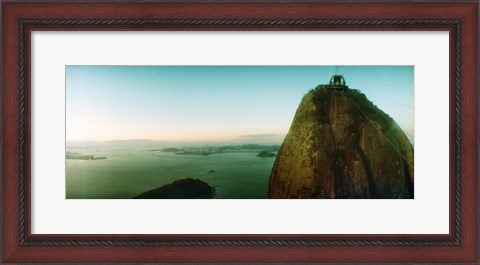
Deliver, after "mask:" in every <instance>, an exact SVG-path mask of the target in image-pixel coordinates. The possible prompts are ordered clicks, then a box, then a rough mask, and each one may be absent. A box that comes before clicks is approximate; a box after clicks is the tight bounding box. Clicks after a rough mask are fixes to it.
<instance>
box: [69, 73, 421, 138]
mask: <svg viewBox="0 0 480 265" xmlns="http://www.w3.org/2000/svg"><path fill="white" fill-rule="evenodd" d="M333 74H343V75H344V78H345V80H346V82H347V85H348V86H349V88H354V89H359V90H360V91H362V92H363V93H365V95H366V96H367V98H369V99H370V100H371V101H372V102H373V103H374V104H375V105H377V106H378V107H379V108H380V109H382V110H383V111H384V112H386V113H388V114H389V115H390V116H391V117H392V118H393V119H394V120H395V121H396V122H397V123H398V124H399V125H400V127H401V128H402V129H403V130H404V131H405V132H406V134H407V136H408V137H409V138H410V140H411V141H412V142H413V135H414V116H413V114H414V87H413V86H414V68H413V66H66V139H67V141H111V140H132V139H149V140H166V141H177V142H182V141H187V142H188V141H191V142H195V141H204V142H235V141H239V142H252V143H266V142H271V143H281V142H282V141H283V137H284V136H285V135H286V133H287V132H288V129H289V127H290V124H291V122H292V119H293V116H294V114H295V111H296V109H297V107H298V105H299V104H300V101H301V99H302V97H303V95H304V94H305V93H307V92H308V91H309V90H310V89H313V88H315V87H316V86H317V85H320V84H327V83H328V82H329V80H330V77H331V76H332V75H333Z"/></svg>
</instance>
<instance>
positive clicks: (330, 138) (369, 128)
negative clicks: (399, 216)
mask: <svg viewBox="0 0 480 265" xmlns="http://www.w3.org/2000/svg"><path fill="white" fill-rule="evenodd" d="M413 190H414V171H413V147H412V144H411V143H410V141H409V140H408V138H407V137H406V135H405V134H404V132H403V131H402V130H401V129H400V127H399V126H398V125H397V123H396V122H395V121H394V120H393V119H392V118H391V117H390V116H388V115H387V114H386V113H384V112H383V111H382V110H380V109H379V108H377V107H376V106H375V105H374V104H373V103H372V102H370V101H369V100H368V99H367V97H366V96H365V95H364V94H363V93H361V92H360V91H358V90H355V89H349V88H348V87H346V86H344V87H341V86H340V87H336V88H335V87H332V86H329V85H319V86H318V87H317V88H315V89H313V90H311V91H309V92H308V93H307V94H306V95H305V96H304V97H303V99H302V101H301V103H300V105H299V107H298V109H297V112H296V113H295V117H294V119H293V121H292V124H291V127H290V130H289V132H288V134H287V136H286V137H285V139H284V141H283V144H282V145H281V147H280V150H279V151H278V153H277V157H276V160H275V163H274V165H273V168H272V172H271V175H270V179H269V191H268V196H269V198H285V199H287V198H303V199H313V198H319V199H369V198H372V199H373V198H375V199H387V198H388V199H410V198H413Z"/></svg>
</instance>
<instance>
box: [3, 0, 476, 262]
mask: <svg viewBox="0 0 480 265" xmlns="http://www.w3.org/2000/svg"><path fill="white" fill-rule="evenodd" d="M353 11H354V12H353ZM478 11H479V3H478V1H465V2H460V1H455V2H454V1H442V2H431V1H430V2H424V3H421V2H415V3H414V2H403V3H393V2H385V3H372V2H363V3H359V2H353V3H348V2H335V3H328V2H295V3H294V2H277V3H273V2H217V3H215V2H189V3H187V2H183V3H178V2H177V3H167V2H158V3H128V2H115V3H113V2H100V3H82V2H55V3H54V2H51V3H40V2H31V3H28V2H5V3H2V16H3V17H2V24H3V25H2V27H3V32H2V44H3V47H2V58H3V62H2V91H1V92H2V94H1V97H2V100H1V104H2V116H1V117H2V118H1V119H2V120H1V122H2V135H1V138H2V144H3V146H2V160H1V161H2V171H1V172H2V176H1V182H0V185H1V191H2V197H1V200H2V201H1V215H2V216H1V218H0V219H1V222H2V223H1V227H2V228H1V229H2V233H1V237H2V238H1V243H2V246H1V253H2V256H1V262H5V263H33V262H44V263H53V262H62V263H64V262H76V263H78V262H111V263H116V262H137V263H139V262H141V263H145V262H223V263H226V262H249V263H251V262H326V263H333V262H342V263H347V262H361V263H365V262H378V263H387V262H416V263H418V262H431V263H440V262H442V263H472V264H477V263H478V262H479V257H478V246H479V242H478V201H479V199H478V148H477V144H478V13H479V12H478ZM153 29H155V30H420V31H422V30H448V31H450V36H451V37H450V43H451V45H450V47H451V49H450V80H451V81H450V126H451V127H450V162H451V163H450V165H451V169H450V184H451V185H450V195H451V196H450V233H449V234H448V235H32V234H31V233H30V117H31V109H30V98H29V96H30V68H29V67H30V61H29V58H30V46H29V45H30V42H29V33H30V32H31V31H32V30H153ZM432 185H433V184H432Z"/></svg>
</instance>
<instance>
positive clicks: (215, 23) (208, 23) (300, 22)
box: [18, 19, 462, 246]
mask: <svg viewBox="0 0 480 265" xmlns="http://www.w3.org/2000/svg"><path fill="white" fill-rule="evenodd" d="M36 26H48V27H72V28H75V27H111V28H112V29H115V28H116V27H117V28H118V27H139V26H145V27H163V28H168V27H173V28H172V29H175V27H179V28H181V27H196V29H198V30H202V28H207V27H218V28H219V29H220V30H221V29H235V28H236V27H237V28H240V27H241V28H242V30H245V28H247V29H249V28H251V29H252V30H255V29H258V28H261V29H265V28H267V29H268V28H272V29H275V28H278V27H281V28H282V29H285V30H288V28H289V27H291V28H294V27H304V28H308V29H311V30H321V29H322V27H336V28H338V30H342V27H352V26H355V27H356V26H358V27H378V28H379V29H381V28H385V27H390V28H391V27H405V26H409V27H450V28H452V29H453V30H452V31H451V32H452V33H453V41H454V43H453V50H452V52H453V71H454V73H453V79H454V80H453V81H454V82H453V84H454V88H453V89H454V91H453V94H454V99H453V105H454V106H453V110H454V112H453V115H454V116H453V128H454V129H453V141H454V149H453V155H454V165H453V166H454V168H453V172H454V173H453V174H454V176H453V177H454V181H453V183H451V184H452V185H453V186H454V187H453V190H454V192H453V196H454V200H453V215H454V218H453V222H454V224H453V227H454V229H453V231H452V232H453V236H452V238H451V239H425V238H424V239H387V238H386V239H361V238H359V239H356V238H355V239H348V238H346V239H338V238H335V239H333V238H320V236H319V238H304V239H297V238H291V237H290V238H289V237H288V235H285V237H284V238H282V237H278V236H276V237H275V238H273V237H272V238H271V239H265V238H262V239H260V238H259V239H233V238H231V239H229V238H228V236H226V237H225V238H220V239H219V238H216V239H205V238H203V239H202V235H198V236H192V238H188V239H180V238H179V239H171V238H169V239H162V238H161V236H159V237H158V238H149V239H121V238H118V239H116V238H113V239H74V238H72V239H41V238H39V237H36V238H29V237H28V231H27V230H26V222H27V212H26V208H27V203H28V202H27V200H26V190H27V181H28V180H27V174H26V173H27V172H26V164H27V161H26V159H27V153H26V152H27V149H26V148H27V146H26V137H27V112H26V102H27V101H26V89H27V77H26V73H27V65H28V63H27V61H26V60H27V57H26V54H27V50H26V49H27V43H26V41H27V35H26V34H27V33H28V28H29V27H36ZM360 29H361V28H360ZM18 41H19V57H18V60H19V69H18V70H19V115H20V116H19V133H20V135H19V143H18V144H19V165H18V166H19V174H20V175H19V196H20V198H19V237H20V238H19V239H20V241H19V242H20V245H22V246H458V245H461V195H462V194H461V171H460V170H461V153H460V147H461V99H460V96H461V85H462V84H461V70H462V69H461V61H462V60H461V59H462V58H461V21H460V20H457V19H21V20H20V21H19V40H18ZM92 237H93V238H94V236H92ZM196 237H197V238H196Z"/></svg>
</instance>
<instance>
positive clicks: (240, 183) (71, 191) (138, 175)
mask: <svg viewBox="0 0 480 265" xmlns="http://www.w3.org/2000/svg"><path fill="white" fill-rule="evenodd" d="M67 151H69V152H78V153H84V154H93V155H97V156H107V157H108V159H105V160H72V159H67V160H66V183H67V187H66V189H67V199H78V198H85V199H86V198H88V199H102V198H104V199H107V198H108V199H114V198H132V197H135V196H137V195H139V194H141V193H143V192H145V191H148V190H151V189H154V188H158V187H160V186H162V185H165V184H169V183H171V182H173V181H175V180H178V179H182V178H198V179H200V180H203V181H205V182H207V183H208V184H210V185H211V186H214V187H216V188H217V192H216V196H215V198H216V199H261V198H267V189H268V178H269V176H270V171H271V169H272V165H273V162H274V160H275V157H268V158H259V157H257V156H256V154H257V153H225V154H213V155H209V156H194V155H175V154H173V153H166V152H152V151H146V149H145V148H129V147H125V148H112V147H109V148H98V147H89V148H68V149H67ZM212 171H213V172H212Z"/></svg>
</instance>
